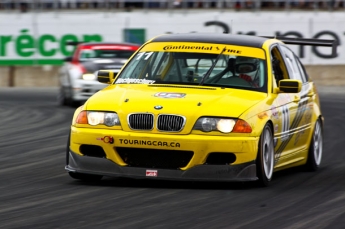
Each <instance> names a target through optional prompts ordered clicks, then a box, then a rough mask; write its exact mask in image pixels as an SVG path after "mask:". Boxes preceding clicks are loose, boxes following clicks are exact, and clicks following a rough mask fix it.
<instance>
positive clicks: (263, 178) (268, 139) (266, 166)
mask: <svg viewBox="0 0 345 229" xmlns="http://www.w3.org/2000/svg"><path fill="white" fill-rule="evenodd" d="M273 169H274V144H273V134H272V128H271V126H270V125H269V124H266V126H265V127H264V129H263V131H262V133H261V135H260V140H259V150H258V155H257V158H256V172H257V176H258V178H259V181H258V182H259V185H260V186H264V187H266V186H268V185H269V182H270V181H271V180H272V176H273Z"/></svg>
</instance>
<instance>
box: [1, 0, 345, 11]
mask: <svg viewBox="0 0 345 229" xmlns="http://www.w3.org/2000/svg"><path fill="white" fill-rule="evenodd" d="M71 9H72V10H76V9H78V10H87V9H117V10H125V11H130V10H135V9H139V10H140V9H145V10H157V9H191V10H192V9H218V10H224V9H233V10H253V11H260V10H328V11H336V10H344V9H345V0H217V1H214V0H142V1H138V0H0V12H4V11H19V12H27V11H37V10H42V11H43V10H44V11H50V10H71Z"/></svg>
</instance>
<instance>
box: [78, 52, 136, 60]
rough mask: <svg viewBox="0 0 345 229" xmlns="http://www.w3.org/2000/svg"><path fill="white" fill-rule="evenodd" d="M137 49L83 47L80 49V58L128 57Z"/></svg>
mask: <svg viewBox="0 0 345 229" xmlns="http://www.w3.org/2000/svg"><path fill="white" fill-rule="evenodd" d="M134 52H135V51H132V50H106V49H98V50H95V49H83V50H81V51H80V54H79V60H80V61H88V60H91V59H114V58H122V59H128V58H129V57H131V55H132V54H133V53H134Z"/></svg>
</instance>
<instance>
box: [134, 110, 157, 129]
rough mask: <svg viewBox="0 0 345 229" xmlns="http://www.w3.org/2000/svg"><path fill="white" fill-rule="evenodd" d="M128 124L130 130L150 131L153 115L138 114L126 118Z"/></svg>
mask: <svg viewBox="0 0 345 229" xmlns="http://www.w3.org/2000/svg"><path fill="white" fill-rule="evenodd" d="M128 124H129V127H130V128H131V129H132V130H152V129H153V114H148V113H138V114H130V115H129V116H128Z"/></svg>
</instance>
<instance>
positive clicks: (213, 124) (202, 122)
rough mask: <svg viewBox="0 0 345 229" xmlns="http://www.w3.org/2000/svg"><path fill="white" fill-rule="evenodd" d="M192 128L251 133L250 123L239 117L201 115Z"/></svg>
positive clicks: (206, 130)
mask: <svg viewBox="0 0 345 229" xmlns="http://www.w3.org/2000/svg"><path fill="white" fill-rule="evenodd" d="M193 129H194V130H201V131H204V132H210V131H220V132H222V133H230V132H236V133H251V132H252V129H251V127H250V125H249V124H248V123H247V122H246V121H244V120H241V119H231V118H213V117H203V118H199V119H198V121H197V122H196V123H195V125H194V128H193Z"/></svg>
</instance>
